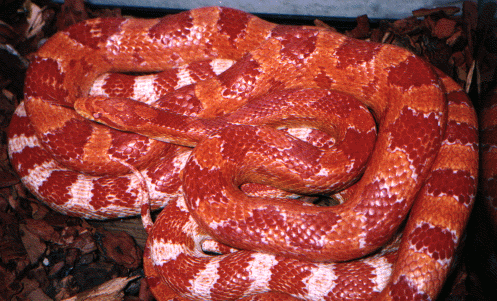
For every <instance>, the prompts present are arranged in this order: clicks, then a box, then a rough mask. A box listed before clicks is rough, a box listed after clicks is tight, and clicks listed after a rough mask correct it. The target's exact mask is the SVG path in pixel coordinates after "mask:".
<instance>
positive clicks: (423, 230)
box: [409, 223, 456, 260]
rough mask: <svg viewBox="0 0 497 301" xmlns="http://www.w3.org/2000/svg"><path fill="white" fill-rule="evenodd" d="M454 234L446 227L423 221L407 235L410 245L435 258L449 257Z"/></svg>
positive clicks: (452, 247) (453, 247)
mask: <svg viewBox="0 0 497 301" xmlns="http://www.w3.org/2000/svg"><path fill="white" fill-rule="evenodd" d="M455 240H456V237H454V234H452V233H451V232H450V231H448V230H447V229H442V228H440V227H438V226H432V225H430V224H428V223H423V224H421V225H419V226H417V227H416V229H415V230H414V231H413V233H412V234H411V235H410V237H409V241H410V242H411V245H412V246H413V247H414V248H415V249H416V250H417V251H418V252H424V253H425V254H427V255H429V256H430V257H432V258H434V259H435V260H445V259H450V258H452V256H453V255H454V251H455Z"/></svg>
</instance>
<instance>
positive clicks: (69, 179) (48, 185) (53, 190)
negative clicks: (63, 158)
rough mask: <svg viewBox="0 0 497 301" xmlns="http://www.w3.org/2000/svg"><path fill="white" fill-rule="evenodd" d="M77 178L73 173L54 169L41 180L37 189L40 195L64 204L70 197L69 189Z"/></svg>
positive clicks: (55, 202) (54, 202) (58, 203)
mask: <svg viewBox="0 0 497 301" xmlns="http://www.w3.org/2000/svg"><path fill="white" fill-rule="evenodd" d="M77 179H78V175H77V174H75V173H71V172H67V171H63V170H55V171H52V173H51V174H50V176H49V177H48V178H47V179H46V180H45V181H44V182H43V184H42V185H41V186H40V188H39V189H38V191H39V193H40V194H41V195H44V196H47V198H48V199H49V200H50V201H51V202H52V203H53V204H55V205H64V204H65V203H66V202H67V200H70V199H71V198H72V194H71V192H70V190H69V189H70V188H71V185H72V184H73V183H75V182H76V180H77Z"/></svg>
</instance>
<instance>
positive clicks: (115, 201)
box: [90, 177, 138, 210]
mask: <svg viewBox="0 0 497 301" xmlns="http://www.w3.org/2000/svg"><path fill="white" fill-rule="evenodd" d="M130 187H131V185H130V180H129V178H128V177H119V178H106V177H101V178H97V179H95V180H94V181H93V189H92V193H93V196H92V198H91V200H90V205H92V206H93V208H95V209H96V210H98V209H101V208H105V207H108V206H109V204H112V205H116V206H119V207H128V206H132V205H133V203H134V202H135V201H136V199H137V195H138V190H137V189H136V188H130ZM128 190H130V191H131V192H128ZM107 191H113V192H114V193H113V194H108V193H107Z"/></svg>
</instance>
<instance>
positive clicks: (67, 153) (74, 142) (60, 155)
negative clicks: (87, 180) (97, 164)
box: [41, 118, 94, 164]
mask: <svg viewBox="0 0 497 301" xmlns="http://www.w3.org/2000/svg"><path fill="white" fill-rule="evenodd" d="M93 129H94V127H93V125H91V124H90V123H88V122H87V121H86V120H83V119H76V118H74V119H71V120H69V121H67V122H66V123H65V124H64V126H62V127H59V128H58V129H55V130H54V131H53V132H52V133H47V134H45V135H44V136H43V137H41V138H42V142H43V143H44V144H45V145H47V146H48V147H49V149H50V150H51V152H52V153H53V156H54V158H55V159H56V160H57V161H59V162H61V163H63V164H71V162H74V161H82V157H83V155H84V152H85V146H86V144H87V143H88V140H89V139H90V136H91V134H92V132H93Z"/></svg>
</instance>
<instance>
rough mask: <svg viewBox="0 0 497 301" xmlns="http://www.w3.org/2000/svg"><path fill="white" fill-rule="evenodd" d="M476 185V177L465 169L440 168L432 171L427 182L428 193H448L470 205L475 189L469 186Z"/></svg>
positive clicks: (438, 194) (467, 205) (435, 194)
mask: <svg viewBox="0 0 497 301" xmlns="http://www.w3.org/2000/svg"><path fill="white" fill-rule="evenodd" d="M474 185H476V179H475V178H473V177H471V175H470V174H469V172H467V171H464V170H457V171H453V170H452V169H439V170H435V171H433V172H432V174H431V176H430V178H428V180H427V182H426V187H427V189H428V193H429V194H431V195H433V196H435V197H438V196H440V195H446V196H450V197H455V198H457V200H458V201H459V203H461V204H462V205H464V206H466V207H469V206H470V205H471V204H472V201H473V198H474V191H473V190H472V189H470V188H469V187H473V186H474Z"/></svg>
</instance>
